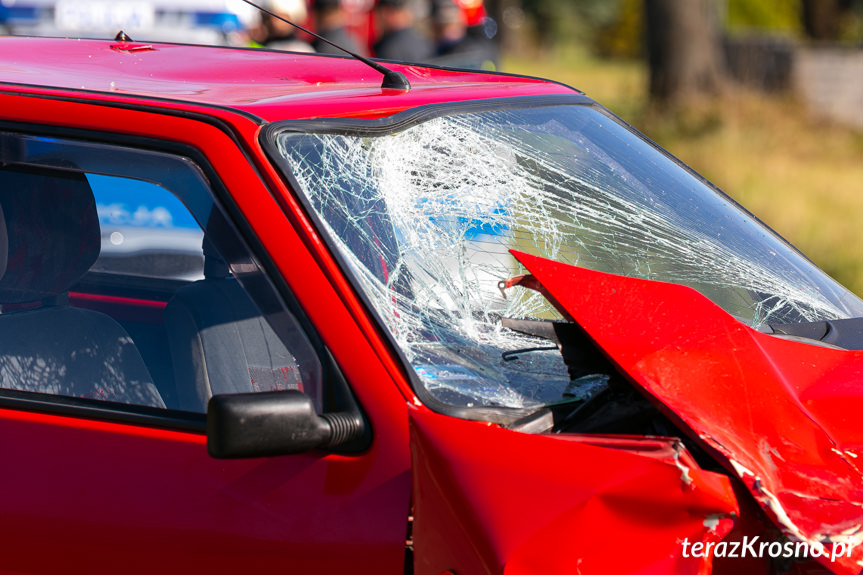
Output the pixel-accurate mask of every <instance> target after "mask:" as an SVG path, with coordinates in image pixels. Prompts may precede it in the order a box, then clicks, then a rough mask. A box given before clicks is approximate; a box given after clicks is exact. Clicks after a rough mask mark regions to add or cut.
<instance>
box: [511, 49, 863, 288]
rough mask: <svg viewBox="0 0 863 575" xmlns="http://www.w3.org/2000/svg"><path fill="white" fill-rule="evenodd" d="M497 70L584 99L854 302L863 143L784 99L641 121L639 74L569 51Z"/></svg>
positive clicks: (861, 253) (731, 103)
mask: <svg viewBox="0 0 863 575" xmlns="http://www.w3.org/2000/svg"><path fill="white" fill-rule="evenodd" d="M504 69H505V70H506V71H508V72H516V73H524V74H530V75H534V76H543V77H548V78H551V79H554V80H558V81H561V82H564V83H566V84H569V85H571V86H574V87H576V88H579V89H581V90H583V91H585V92H586V93H587V94H588V95H590V96H592V97H594V98H596V99H597V100H598V101H599V102H601V103H603V104H604V105H605V106H606V107H608V108H609V109H611V110H612V111H614V112H615V113H617V114H618V115H620V116H621V117H623V118H624V119H625V120H627V121H629V122H630V123H632V124H633V125H635V126H636V127H638V128H639V129H640V130H642V131H643V132H645V133H646V134H647V135H648V136H650V137H651V138H653V139H654V140H656V141H657V142H658V143H659V144H660V145H662V146H663V147H665V148H666V149H668V150H669V151H670V152H671V153H673V154H674V155H676V156H677V157H679V158H680V159H681V160H683V161H684V162H685V163H687V164H689V165H690V166H692V167H693V168H694V169H695V170H696V171H697V172H699V173H701V174H702V175H704V176H705V177H706V178H708V179H709V180H710V181H712V182H713V183H714V184H716V185H717V186H718V187H719V188H721V189H722V190H724V191H725V192H726V193H728V194H729V195H731V196H732V197H733V198H735V199H736V200H737V201H739V202H740V203H741V204H743V205H744V206H745V207H746V208H747V209H749V210H750V211H751V212H753V213H754V214H755V215H756V216H758V217H759V218H760V219H761V220H762V221H764V222H765V223H766V224H767V225H769V226H770V227H772V228H773V229H774V230H776V231H777V232H778V233H779V234H780V235H782V236H783V237H785V238H787V239H788V240H789V241H790V242H791V243H793V244H794V245H796V246H797V247H798V248H799V249H800V250H801V251H802V252H803V253H805V254H806V255H807V256H809V257H810V258H811V259H812V260H813V261H814V262H815V263H817V264H818V265H819V266H820V267H822V268H823V269H824V270H825V271H827V273H829V274H830V275H832V276H833V277H835V278H836V279H838V280H839V281H840V282H841V283H843V284H844V285H846V286H848V287H849V288H850V289H852V290H853V291H854V292H855V293H857V294H860V295H863V134H861V133H859V132H854V131H852V130H850V129H847V128H843V127H841V126H835V125H831V124H829V123H826V122H824V121H820V120H817V119H815V118H813V117H811V116H810V115H809V114H808V113H807V110H806V107H805V105H803V104H802V103H800V102H797V101H795V100H793V99H791V98H787V97H786V98H767V97H765V96H758V95H753V94H745V93H737V94H735V95H733V96H730V97H729V98H727V100H726V101H725V102H723V103H722V105H721V106H718V107H716V108H714V109H712V110H709V111H706V112H705V111H702V112H701V113H699V114H698V115H697V116H695V117H684V118H681V117H676V118H672V119H668V118H665V119H662V120H657V119H655V118H653V119H650V118H648V116H647V115H646V114H645V113H644V110H645V89H644V87H645V85H646V84H645V82H646V80H645V71H644V69H643V68H642V67H641V66H639V65H638V64H636V63H615V62H611V63H610V62H600V61H597V60H595V59H593V58H590V57H589V56H588V55H586V54H585V53H584V52H581V51H578V50H575V49H569V50H567V51H562V52H560V53H557V54H555V55H552V56H546V57H545V58H541V59H540V58H537V57H533V58H512V57H510V58H506V59H505V60H504Z"/></svg>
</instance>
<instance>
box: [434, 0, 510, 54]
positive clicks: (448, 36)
mask: <svg viewBox="0 0 863 575" xmlns="http://www.w3.org/2000/svg"><path fill="white" fill-rule="evenodd" d="M432 20H433V22H434V30H435V40H436V58H435V60H434V62H435V63H436V64H442V65H446V66H454V67H457V68H477V69H482V70H496V69H497V68H498V63H499V53H498V47H497V44H496V42H495V41H494V40H493V39H492V37H493V36H494V33H495V30H494V29H493V28H492V27H490V26H489V25H490V24H493V21H490V20H489V19H488V18H487V16H486V11H485V6H484V5H483V1H482V0H434V3H433V4H432Z"/></svg>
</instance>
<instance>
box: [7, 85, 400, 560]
mask: <svg viewBox="0 0 863 575" xmlns="http://www.w3.org/2000/svg"><path fill="white" fill-rule="evenodd" d="M0 100H2V102H0V110H3V111H2V112H0V134H2V135H0V143H2V145H0V150H2V152H0V153H2V155H3V158H2V162H0V164H2V166H3V170H0V177H2V178H3V179H4V181H5V182H6V183H4V185H3V186H0V188H2V191H0V196H2V198H0V204H6V205H3V210H4V217H3V218H2V219H3V220H4V222H3V223H4V226H5V227H6V230H5V234H0V235H5V239H4V242H5V244H6V246H7V249H6V250H5V251H6V254H5V256H6V262H4V265H3V266H2V268H3V271H4V273H3V275H2V276H0V291H3V292H4V295H3V298H4V301H3V304H2V312H3V313H2V314H0V340H2V342H6V343H4V344H2V345H0V388H2V389H0V434H2V437H3V440H2V441H0V461H2V462H3V464H4V469H5V472H4V473H2V474H0V493H2V494H3V495H0V540H2V541H3V542H4V543H3V553H2V554H1V555H0V570H3V571H22V572H23V571H26V572H92V573H107V572H111V573H116V572H127V573H132V572H150V573H152V572H166V571H167V572H175V571H183V572H201V571H208V572H219V573H221V572H232V573H237V572H254V571H263V570H267V571H271V570H277V569H278V570H290V571H291V572H311V571H314V572H317V573H330V572H333V573H334V572H348V571H350V572H364V573H383V572H399V571H402V570H403V567H404V560H405V543H404V542H405V532H406V528H407V518H408V507H409V497H410V495H409V491H410V471H409V459H410V455H409V451H408V440H407V418H406V410H405V400H404V396H403V395H402V393H400V392H399V388H398V387H397V385H396V384H395V383H394V369H393V366H391V365H388V364H387V363H386V361H384V360H381V359H379V357H381V354H380V349H379V348H380V343H376V340H375V338H374V334H373V333H370V331H369V329H368V328H365V329H364V328H363V327H362V322H358V321H357V320H356V319H355V318H356V316H357V314H356V310H351V309H350V305H346V304H345V303H344V302H345V301H349V298H348V297H346V296H345V294H344V293H343V292H340V291H339V290H338V289H337V287H338V278H337V277H336V276H335V275H334V273H333V272H332V266H330V271H327V269H326V266H323V267H322V266H321V265H319V263H318V262H320V261H322V260H321V256H320V255H319V254H313V253H312V252H310V250H309V249H308V246H309V245H313V244H314V241H313V240H311V239H310V238H309V236H308V234H309V233H311V232H310V230H309V229H308V228H303V226H302V225H299V224H298V222H302V221H303V219H302V215H301V214H296V213H292V212H291V211H290V209H291V203H290V200H289V198H288V199H285V196H284V194H283V192H284V190H282V191H281V192H280V191H279V190H278V189H276V190H273V187H274V186H276V184H274V183H273V179H272V178H271V177H269V176H268V169H267V168H266V166H265V165H263V164H262V163H261V162H260V161H257V162H256V161H253V160H250V156H249V154H250V152H249V153H246V152H244V151H243V150H244V149H249V148H250V146H248V145H246V147H245V148H243V147H241V144H240V142H241V141H242V140H243V138H244V137H245V136H244V134H243V132H244V131H248V132H249V133H253V132H254V130H255V124H254V122H251V121H249V120H247V119H243V118H239V119H238V118H230V120H231V121H235V122H236V124H235V125H234V127H232V128H231V127H228V126H229V123H230V122H228V121H226V120H224V118H223V119H219V120H212V121H208V120H207V119H206V118H205V115H204V114H176V113H174V114H172V113H159V112H154V111H147V110H146V109H145V108H146V106H144V105H142V104H140V103H135V104H125V105H116V104H114V105H101V104H98V103H95V104H94V103H86V102H83V101H80V99H79V98H75V97H65V98H62V99H53V98H46V97H38V98H36V97H28V96H14V95H9V94H5V95H2V96H0ZM219 113H220V114H221V115H222V116H230V114H228V113H226V112H219ZM190 115H191V116H192V117H191V118H190V117H183V116H190ZM243 122H245V124H243ZM265 181H266V182H267V184H268V185H269V189H268V186H267V185H266V184H265ZM81 198H84V200H81ZM7 206H8V207H7ZM94 210H95V211H94ZM94 222H97V223H95V224H94ZM94 225H95V226H96V228H97V229H96V230H95V231H94V230H93V227H94ZM205 238H212V239H213V241H214V242H215V250H214V251H215V252H217V253H218V254H219V256H221V257H220V258H219V259H220V260H221V262H222V265H223V266H224V267H223V269H222V272H221V273H222V274H223V275H221V276H218V274H217V276H218V277H217V280H219V281H221V282H222V283H225V282H227V284H229V285H230V286H232V288H231V289H232V290H233V291H232V293H239V294H240V295H239V297H240V298H243V301H244V303H243V304H242V306H239V305H238V304H235V303H231V301H229V300H218V299H214V300H213V301H214V302H215V303H213V305H212V306H207V305H203V306H202V307H203V308H204V310H205V311H204V313H205V314H206V313H207V310H210V309H216V310H220V311H224V312H225V313H228V312H232V311H233V310H234V308H236V307H242V309H248V310H252V311H249V312H248V313H246V315H244V316H243V317H241V318H239V319H231V320H225V319H221V316H219V318H217V319H213V318H206V317H205V318H204V319H203V320H201V321H202V322H203V323H201V321H199V322H198V323H195V322H194V321H193V322H191V323H189V322H187V323H182V321H180V322H178V321H176V318H177V317H181V318H182V317H185V316H189V315H194V313H195V312H192V311H189V309H188V306H187V307H182V306H181V305H180V304H178V303H177V302H178V292H179V291H180V290H182V289H184V288H189V287H191V286H198V285H199V284H202V283H206V279H207V278H205V277H204V271H205V254H204V250H203V249H202V245H203V242H204V239H205ZM4 242H0V248H2V247H3V243H4ZM0 251H3V250H0ZM94 252H95V256H94ZM34 278H35V279H34ZM334 285H335V287H334ZM205 287H209V286H205ZM215 291H218V290H215ZM205 293H206V294H207V295H206V296H200V295H198V294H197V293H196V294H194V295H192V296H190V297H188V298H186V299H187V300H188V301H191V302H193V303H192V304H189V305H194V302H195V301H196V300H201V299H202V298H206V297H214V298H217V297H218V296H212V291H208V292H205ZM232 301H236V300H232ZM199 303H200V302H199ZM178 310H179V311H178ZM172 318H174V319H172ZM250 321H251V322H253V327H254V330H257V332H260V333H263V332H267V335H266V336H261V337H263V338H264V339H263V340H254V341H253V340H250V339H249V338H248V337H246V336H245V335H242V334H241V335H239V336H237V335H236V333H239V332H242V329H241V328H240V327H239V326H245V325H246V324H247V323H248V322H250ZM226 325H227V326H228V327H229V328H230V329H228V330H227V331H230V332H231V333H230V334H229V335H224V330H223V331H220V332H219V334H218V335H217V337H215V342H216V343H215V344H212V343H210V344H207V343H201V342H202V341H204V340H205V339H206V334H208V333H210V332H213V331H217V330H216V327H218V328H219V329H222V328H223V327H224V326H226ZM190 326H191V327H190ZM4 330H5V333H4ZM232 338H235V339H232ZM268 338H269V339H268ZM260 341H265V342H266V344H265V345H266V346H267V349H268V350H270V347H271V346H272V347H275V346H277V345H281V346H284V348H285V349H286V350H287V351H285V352H284V354H283V356H284V357H283V358H282V359H278V360H273V361H272V362H271V363H270V364H266V365H264V364H262V363H261V360H259V359H252V356H253V355H254V354H255V353H256V352H257V351H260V347H261V344H260ZM10 342H11V343H10ZM235 342H239V343H235ZM208 347H209V348H210V349H209V351H208V350H207V349H204V348H208ZM3 348H5V350H4V349H3ZM194 348H199V349H198V351H200V350H201V349H204V351H203V352H201V353H199V354H198V355H194V353H192V354H191V355H190V354H189V353H188V352H189V349H193V351H194ZM237 348H243V349H242V350H238V349H237ZM214 349H215V350H216V351H215V352H213V350H214ZM376 349H377V351H376ZM237 351H239V352H240V353H235V352H237ZM265 355H269V356H272V355H274V354H272V353H270V354H265ZM202 358H203V359H202ZM238 358H239V359H238ZM184 362H185V363H184ZM189 362H192V363H193V364H194V365H189ZM196 362H197V363H196ZM237 362H241V365H238V364H237ZM201 363H205V364H206V365H205V366H204V367H202V366H201V365H200V364H201ZM264 363H266V360H265V361H264ZM183 366H185V367H183ZM233 368H238V371H237V373H240V374H241V375H240V376H236V375H233V376H231V377H228V378H226V381H223V382H221V383H218V382H216V374H222V373H226V372H227V371H230V370H231V369H233ZM208 370H209V371H208ZM201 371H205V372H207V373H209V376H208V377H204V379H203V381H204V383H202V380H201V379H200V372H201ZM73 376H74V377H73ZM72 379H74V381H71V380H72ZM291 389H293V390H299V391H302V392H304V393H307V394H309V395H310V396H311V397H312V401H313V402H314V404H315V405H316V407H317V408H318V409H319V410H320V411H326V410H328V409H332V408H334V406H335V407H338V406H343V405H346V404H349V405H350V406H353V407H355V408H357V409H358V410H360V412H361V413H362V415H363V418H364V423H365V425H366V426H367V430H368V435H367V440H366V441H365V443H364V444H362V445H360V446H359V447H354V448H353V449H349V450H347V451H344V450H343V451H342V452H338V453H336V452H326V451H323V450H314V451H310V452H307V453H302V454H298V455H290V456H281V457H270V458H255V459H236V460H219V459H214V458H212V457H210V456H209V455H208V454H207V448H206V437H205V433H204V430H205V414H204V412H205V410H206V400H207V398H208V396H209V395H212V394H219V393H227V392H246V393H254V392H257V391H273V390H276V391H278V390H291Z"/></svg>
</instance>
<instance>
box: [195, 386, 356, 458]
mask: <svg viewBox="0 0 863 575" xmlns="http://www.w3.org/2000/svg"><path fill="white" fill-rule="evenodd" d="M365 433H366V430H365V422H364V420H363V418H362V417H361V416H360V415H359V414H358V413H356V414H355V413H348V412H337V413H326V414H323V415H318V414H317V413H316V412H315V406H314V403H313V402H312V399H311V398H310V397H309V396H308V395H306V394H304V393H302V392H299V391H294V390H290V391H273V392H265V393H237V394H226V395H215V396H213V397H211V398H210V401H209V404H208V406H207V451H208V453H209V454H210V455H211V456H212V457H215V458H217V459H239V458H251V457H271V456H276V455H291V454H295V453H303V452H305V451H310V450H312V449H327V448H337V447H339V446H345V445H347V444H349V443H351V442H355V441H358V440H360V439H362V438H363V436H364V435H365Z"/></svg>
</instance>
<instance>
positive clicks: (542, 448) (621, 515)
mask: <svg viewBox="0 0 863 575" xmlns="http://www.w3.org/2000/svg"><path fill="white" fill-rule="evenodd" d="M411 445H412V453H413V461H414V502H415V503H414V505H415V509H414V513H415V519H414V528H413V534H414V541H415V543H414V550H415V555H416V573H417V574H418V575H426V574H438V573H442V572H444V571H445V570H446V569H449V570H450V571H451V572H454V573H512V574H517V573H583V574H585V575H586V574H590V573H603V574H610V573H692V574H695V573H709V572H710V561H709V559H705V558H696V557H692V556H689V557H687V558H685V557H683V555H682V551H683V548H682V546H681V541H682V540H683V538H685V537H688V538H689V540H690V541H693V542H694V541H701V542H708V541H718V540H719V539H721V538H722V537H724V536H725V535H726V534H727V533H728V532H729V531H730V529H731V527H732V525H733V521H732V520H731V516H732V515H739V509H738V506H737V502H736V499H735V497H734V493H733V491H732V487H731V485H730V483H729V481H728V478H727V477H725V476H723V475H719V474H716V473H711V472H709V471H704V470H702V469H699V468H698V465H697V464H696V463H695V462H694V461H693V460H692V458H691V457H690V456H689V454H688V453H687V452H686V450H685V449H684V448H683V446H682V445H681V444H680V442H679V440H675V439H664V438H649V439H648V438H642V437H622V436H617V437H607V436H589V435H585V436H575V435H542V436H531V435H527V434H524V433H519V432H516V431H511V430H507V429H503V428H500V427H498V426H494V425H489V424H485V423H480V422H472V421H462V420H456V419H453V418H451V417H447V416H444V415H438V414H433V413H428V412H423V411H420V410H416V411H415V412H413V413H412V414H411ZM504 453H505V454H506V456H505V457H502V454H504ZM588 462H589V463H588Z"/></svg>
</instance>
